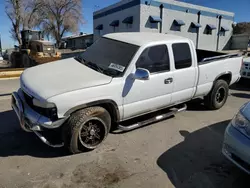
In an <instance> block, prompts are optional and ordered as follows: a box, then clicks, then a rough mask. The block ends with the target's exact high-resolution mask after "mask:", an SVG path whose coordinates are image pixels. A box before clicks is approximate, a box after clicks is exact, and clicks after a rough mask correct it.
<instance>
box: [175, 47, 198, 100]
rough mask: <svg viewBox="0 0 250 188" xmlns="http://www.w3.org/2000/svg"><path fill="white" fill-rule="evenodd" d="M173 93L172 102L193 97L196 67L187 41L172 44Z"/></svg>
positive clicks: (196, 74)
mask: <svg viewBox="0 0 250 188" xmlns="http://www.w3.org/2000/svg"><path fill="white" fill-rule="evenodd" d="M172 52H173V53H171V54H172V58H171V59H172V61H173V65H174V67H173V69H174V70H173V84H174V85H173V93H172V102H171V103H172V104H178V103H180V102H185V101H187V100H189V99H190V98H192V97H193V95H194V93H195V90H196V81H197V78H196V77H197V76H198V73H197V71H198V70H197V67H196V65H195V57H193V55H192V54H193V53H191V52H192V49H191V48H190V44H189V43H174V44H172Z"/></svg>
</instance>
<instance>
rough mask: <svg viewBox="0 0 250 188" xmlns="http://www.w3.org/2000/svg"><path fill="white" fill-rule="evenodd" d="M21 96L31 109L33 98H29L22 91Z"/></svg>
mask: <svg viewBox="0 0 250 188" xmlns="http://www.w3.org/2000/svg"><path fill="white" fill-rule="evenodd" d="M23 96H24V99H25V101H26V103H27V104H28V105H29V107H31V108H33V102H32V100H33V97H30V96H29V95H27V94H26V93H25V92H24V91H23Z"/></svg>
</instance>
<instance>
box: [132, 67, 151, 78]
mask: <svg viewBox="0 0 250 188" xmlns="http://www.w3.org/2000/svg"><path fill="white" fill-rule="evenodd" d="M149 76H150V72H149V71H148V70H147V69H143V68H138V69H136V71H135V74H134V76H133V77H134V79H136V80H149Z"/></svg>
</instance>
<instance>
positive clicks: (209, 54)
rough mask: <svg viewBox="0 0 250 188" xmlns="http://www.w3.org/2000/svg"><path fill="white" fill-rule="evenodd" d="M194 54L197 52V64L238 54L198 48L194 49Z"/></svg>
mask: <svg viewBox="0 0 250 188" xmlns="http://www.w3.org/2000/svg"><path fill="white" fill-rule="evenodd" d="M196 54H197V61H198V64H199V65H203V64H206V63H210V62H213V61H216V60H221V59H225V58H232V57H237V56H239V55H238V54H228V53H222V52H216V51H208V50H200V49H196Z"/></svg>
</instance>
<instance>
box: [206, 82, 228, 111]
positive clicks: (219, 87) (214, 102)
mask: <svg viewBox="0 0 250 188" xmlns="http://www.w3.org/2000/svg"><path fill="white" fill-rule="evenodd" d="M228 92H229V86H228V83H227V82H226V81H225V80H217V81H216V82H215V84H214V86H213V88H212V91H211V92H210V93H209V94H208V95H207V96H206V97H205V98H204V102H205V105H206V106H207V107H208V108H209V109H210V110H217V109H220V108H221V107H222V106H223V105H224V104H225V103H226V101H227V97H228Z"/></svg>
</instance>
